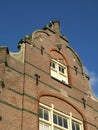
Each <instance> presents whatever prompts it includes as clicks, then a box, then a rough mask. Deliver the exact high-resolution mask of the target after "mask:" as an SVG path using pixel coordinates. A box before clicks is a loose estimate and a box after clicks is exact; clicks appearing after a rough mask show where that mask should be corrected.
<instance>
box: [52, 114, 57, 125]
mask: <svg viewBox="0 0 98 130" xmlns="http://www.w3.org/2000/svg"><path fill="white" fill-rule="evenodd" d="M53 122H54V123H55V124H57V115H56V114H53Z"/></svg>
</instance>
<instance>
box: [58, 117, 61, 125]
mask: <svg viewBox="0 0 98 130" xmlns="http://www.w3.org/2000/svg"><path fill="white" fill-rule="evenodd" d="M58 125H60V126H62V117H60V116H58Z"/></svg>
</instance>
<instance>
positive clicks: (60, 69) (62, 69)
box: [59, 66, 64, 74]
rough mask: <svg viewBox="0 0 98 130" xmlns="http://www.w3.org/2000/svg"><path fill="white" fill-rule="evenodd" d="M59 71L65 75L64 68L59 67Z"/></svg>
mask: <svg viewBox="0 0 98 130" xmlns="http://www.w3.org/2000/svg"><path fill="white" fill-rule="evenodd" d="M59 71H60V72H61V73H63V74H64V68H63V67H61V66H59Z"/></svg>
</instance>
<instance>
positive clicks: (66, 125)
mask: <svg viewBox="0 0 98 130" xmlns="http://www.w3.org/2000/svg"><path fill="white" fill-rule="evenodd" d="M63 124H64V128H68V123H67V119H64V118H63Z"/></svg>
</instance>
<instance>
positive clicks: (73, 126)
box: [72, 122, 75, 130]
mask: <svg viewBox="0 0 98 130" xmlns="http://www.w3.org/2000/svg"><path fill="white" fill-rule="evenodd" d="M72 130H75V125H74V122H72Z"/></svg>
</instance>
